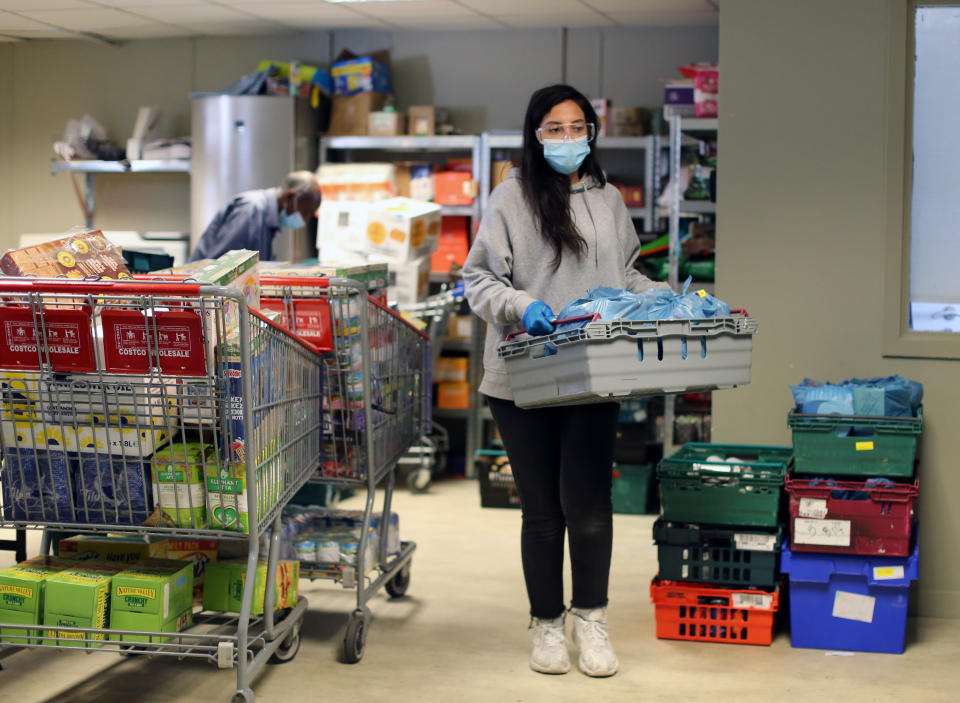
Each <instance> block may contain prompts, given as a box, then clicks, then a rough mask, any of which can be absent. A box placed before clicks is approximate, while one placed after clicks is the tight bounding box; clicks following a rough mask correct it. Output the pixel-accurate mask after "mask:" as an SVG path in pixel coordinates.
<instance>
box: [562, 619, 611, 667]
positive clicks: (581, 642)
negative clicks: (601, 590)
mask: <svg viewBox="0 0 960 703" xmlns="http://www.w3.org/2000/svg"><path fill="white" fill-rule="evenodd" d="M570 612H571V613H572V614H573V644H574V646H576V647H577V648H578V649H579V650H580V659H579V664H580V671H582V672H583V673H585V674H586V675H587V676H613V675H614V674H615V673H617V668H618V667H619V666H620V662H618V661H617V655H616V653H615V652H614V651H613V645H612V644H610V636H609V635H608V634H607V612H606V608H593V609H590V610H588V609H585V608H571V609H570Z"/></svg>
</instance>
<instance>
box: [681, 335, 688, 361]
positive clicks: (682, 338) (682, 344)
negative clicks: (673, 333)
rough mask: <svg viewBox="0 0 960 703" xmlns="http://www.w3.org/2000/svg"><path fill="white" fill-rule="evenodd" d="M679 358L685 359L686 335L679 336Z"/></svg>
mask: <svg viewBox="0 0 960 703" xmlns="http://www.w3.org/2000/svg"><path fill="white" fill-rule="evenodd" d="M680 358H681V359H683V360H684V361H686V360H687V338H686V337H681V338H680Z"/></svg>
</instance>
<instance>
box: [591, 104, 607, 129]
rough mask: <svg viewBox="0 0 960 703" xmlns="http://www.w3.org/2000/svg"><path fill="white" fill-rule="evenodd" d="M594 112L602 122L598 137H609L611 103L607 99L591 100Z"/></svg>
mask: <svg viewBox="0 0 960 703" xmlns="http://www.w3.org/2000/svg"><path fill="white" fill-rule="evenodd" d="M590 105H592V106H593V110H594V112H596V113H597V119H598V120H600V125H599V131H598V132H597V136H598V137H605V136H607V121H608V120H607V118H608V117H609V116H610V101H609V100H608V99H607V98H593V99H592V100H590Z"/></svg>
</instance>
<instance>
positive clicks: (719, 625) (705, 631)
mask: <svg viewBox="0 0 960 703" xmlns="http://www.w3.org/2000/svg"><path fill="white" fill-rule="evenodd" d="M650 600H651V601H653V604H654V608H655V612H656V617H657V638H659V639H668V640H692V641H696V642H724V643H728V644H770V643H771V642H772V641H773V626H774V617H775V615H776V612H777V610H778V609H779V607H780V587H779V586H777V588H776V589H775V590H773V591H760V590H756V589H735V588H722V587H720V586H711V585H708V584H699V583H681V582H679V581H661V580H660V579H657V578H655V579H653V581H652V582H651V583H650Z"/></svg>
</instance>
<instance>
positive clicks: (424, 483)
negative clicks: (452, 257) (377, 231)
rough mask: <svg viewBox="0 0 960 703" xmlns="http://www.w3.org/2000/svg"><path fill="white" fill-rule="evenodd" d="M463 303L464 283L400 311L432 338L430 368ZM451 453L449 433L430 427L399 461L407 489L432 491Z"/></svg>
mask: <svg viewBox="0 0 960 703" xmlns="http://www.w3.org/2000/svg"><path fill="white" fill-rule="evenodd" d="M462 301H463V282H462V281H460V282H458V283H457V284H456V285H455V286H453V287H450V286H449V285H448V284H444V287H443V289H442V290H441V291H440V292H439V293H437V294H435V295H431V296H430V297H428V298H427V299H426V300H424V301H422V302H419V303H405V304H402V305H398V306H397V307H398V308H399V309H400V311H401V312H405V313H407V314H409V315H412V316H414V317H416V318H418V319H420V320H421V321H422V322H423V323H424V324H425V325H426V328H425V331H426V333H427V335H429V337H430V350H431V353H430V368H431V369H434V368H436V366H437V360H438V359H439V358H440V352H441V351H443V343H442V342H443V336H444V335H445V334H446V331H447V325H448V324H449V323H450V316H451V315H452V314H453V311H454V310H456V309H457V308H458V307H459V306H460V304H461V302H462ZM449 449H450V436H449V434H448V433H447V429H446V428H445V427H444V426H443V425H441V424H440V423H438V422H432V421H431V423H430V431H429V432H428V433H424V434H423V435H422V436H421V437H420V439H419V440H418V441H417V442H415V443H414V444H413V445H412V446H411V447H410V450H409V451H408V452H407V453H406V454H404V455H403V457H401V459H400V467H401V468H403V469H406V470H407V487H408V488H409V489H410V490H411V491H413V492H415V493H422V492H424V491H426V490H427V489H428V488H429V487H430V483H431V481H432V480H433V477H434V476H435V475H438V474H441V473H443V470H444V469H445V467H446V452H447V451H448V450H449Z"/></svg>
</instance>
